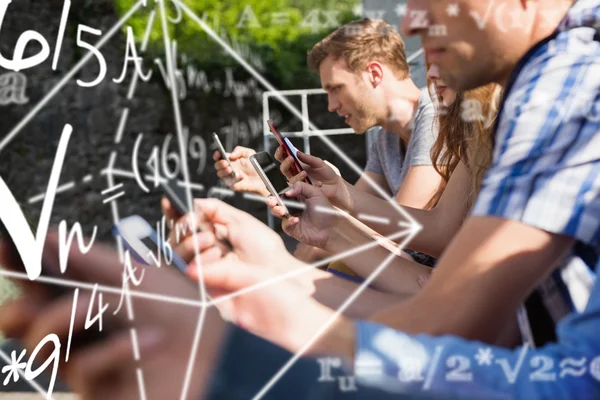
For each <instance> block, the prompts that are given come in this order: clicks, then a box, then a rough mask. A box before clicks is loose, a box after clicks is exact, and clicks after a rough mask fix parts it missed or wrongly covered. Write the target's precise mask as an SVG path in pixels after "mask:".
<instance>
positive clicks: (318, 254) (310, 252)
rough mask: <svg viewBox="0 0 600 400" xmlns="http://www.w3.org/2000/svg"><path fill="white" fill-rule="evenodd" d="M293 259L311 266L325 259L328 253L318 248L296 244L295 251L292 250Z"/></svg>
mask: <svg viewBox="0 0 600 400" xmlns="http://www.w3.org/2000/svg"><path fill="white" fill-rule="evenodd" d="M294 257H296V259H298V260H300V261H302V262H305V263H308V264H311V263H314V262H317V261H319V260H321V259H323V258H327V257H328V253H327V252H325V251H323V250H321V249H319V248H318V247H314V246H309V245H307V244H304V243H298V245H297V246H296V250H294Z"/></svg>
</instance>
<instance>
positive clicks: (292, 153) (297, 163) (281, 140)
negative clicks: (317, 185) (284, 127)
mask: <svg viewBox="0 0 600 400" xmlns="http://www.w3.org/2000/svg"><path fill="white" fill-rule="evenodd" d="M267 124H268V125H269V129H270V130H271V133H273V135H274V136H275V138H276V139H277V142H279V145H280V146H281V147H283V150H284V151H285V154H286V155H287V156H288V157H289V156H291V157H292V158H293V159H294V166H295V171H292V172H293V173H294V175H298V174H299V173H300V172H301V171H304V168H302V164H300V161H299V160H298V157H296V152H295V149H292V147H290V144H291V142H289V140H286V138H284V137H283V136H282V135H281V133H279V131H277V129H276V128H275V123H274V122H273V120H272V119H270V120H268V121H267ZM304 182H306V183H308V184H309V185H312V182H311V180H310V178H309V177H308V176H307V177H306V179H304Z"/></svg>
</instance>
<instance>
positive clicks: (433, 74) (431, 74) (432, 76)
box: [427, 64, 440, 81]
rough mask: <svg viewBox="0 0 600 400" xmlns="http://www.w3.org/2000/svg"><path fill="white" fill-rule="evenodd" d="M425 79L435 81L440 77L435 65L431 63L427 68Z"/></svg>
mask: <svg viewBox="0 0 600 400" xmlns="http://www.w3.org/2000/svg"><path fill="white" fill-rule="evenodd" d="M427 79H429V80H431V81H437V80H438V79H440V70H439V68H438V66H437V65H435V64H431V65H430V66H429V69H428V70H427Z"/></svg>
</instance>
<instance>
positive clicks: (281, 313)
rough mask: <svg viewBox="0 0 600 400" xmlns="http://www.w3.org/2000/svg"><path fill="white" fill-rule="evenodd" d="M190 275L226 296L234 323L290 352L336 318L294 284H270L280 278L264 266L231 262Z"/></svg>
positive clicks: (194, 271) (207, 267)
mask: <svg viewBox="0 0 600 400" xmlns="http://www.w3.org/2000/svg"><path fill="white" fill-rule="evenodd" d="M190 273H191V274H192V275H193V276H196V277H198V276H200V275H202V279H203V281H204V284H205V285H206V287H207V288H208V290H211V291H213V292H219V293H223V294H224V295H225V296H226V297H225V298H224V299H225V300H224V301H226V302H227V303H228V307H227V309H228V310H229V311H230V314H229V316H230V318H231V320H232V321H233V322H234V323H236V324H237V325H239V326H240V327H241V328H243V329H246V330H248V331H249V332H251V333H253V334H255V335H258V336H260V337H262V338H263V339H265V340H268V341H271V342H272V343H275V344H277V345H279V346H281V347H283V348H285V349H287V350H288V351H290V352H297V351H299V350H300V349H302V348H303V347H304V346H305V345H306V344H307V343H308V342H309V341H310V340H311V339H312V338H313V337H314V336H315V335H316V334H317V332H318V331H319V330H320V329H321V328H322V327H323V326H325V324H327V323H328V321H329V320H330V319H331V318H332V317H333V315H334V312H333V311H332V310H331V309H329V308H327V307H325V306H324V305H322V304H320V303H318V302H317V301H316V300H314V299H313V298H312V297H311V296H310V294H307V293H306V291H305V290H304V289H303V288H302V286H301V285H298V284H297V282H296V281H294V280H291V279H288V280H277V281H276V282H273V283H271V284H268V283H267V282H268V281H269V280H272V279H275V278H277V276H278V275H277V273H276V272H275V271H273V270H271V269H268V268H264V267H263V266H258V265H253V264H250V263H245V262H242V261H240V260H233V259H229V260H222V261H219V262H217V263H214V264H211V265H208V266H204V267H203V268H192V267H191V268H190ZM215 301H216V302H219V301H220V300H219V298H217V299H215ZM339 318H340V320H344V321H346V320H345V318H343V317H339ZM349 329H350V331H352V330H353V329H352V327H350V328H349ZM346 330H348V327H346ZM314 349H315V350H316V348H314Z"/></svg>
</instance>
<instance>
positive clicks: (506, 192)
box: [472, 0, 600, 341]
mask: <svg viewBox="0 0 600 400" xmlns="http://www.w3.org/2000/svg"><path fill="white" fill-rule="evenodd" d="M599 10H600V6H599V5H598V1H596V0H589V1H588V0H583V1H578V2H577V3H575V5H574V6H573V7H572V9H571V10H570V11H569V13H568V14H567V16H566V17H565V18H564V20H563V21H562V22H561V24H560V26H559V28H558V29H557V32H556V33H555V35H552V36H551V37H550V38H548V39H547V40H545V41H542V42H541V43H540V44H538V45H537V46H535V47H534V48H532V49H531V50H530V52H529V53H528V54H527V55H526V56H525V57H524V58H523V60H522V62H521V63H520V64H519V65H518V66H517V68H516V70H515V71H514V73H513V79H512V80H511V81H510V83H509V85H508V87H507V88H506V96H505V101H504V104H503V105H502V107H501V110H500V114H499V119H498V125H497V129H496V137H495V148H494V161H493V163H492V166H491V168H490V170H489V171H488V173H487V174H486V176H485V179H484V181H483V184H482V189H481V192H480V194H479V197H478V198H477V202H476V203H475V206H474V207H473V211H472V215H484V216H486V215H487V216H490V215H491V216H498V217H501V218H506V219H511V220H516V221H520V222H522V223H524V224H527V225H530V226H533V227H536V228H540V229H543V230H545V231H548V232H551V233H556V234H561V235H566V236H570V237H573V238H575V239H576V240H577V244H576V245H575V246H574V248H573V251H572V252H571V254H570V255H569V256H568V257H567V259H566V260H564V262H563V263H562V265H561V266H560V268H559V269H558V270H557V271H555V272H554V274H553V275H552V276H551V277H550V278H549V279H548V280H546V281H545V282H544V283H543V284H542V285H541V287H540V288H539V289H538V290H539V292H540V294H541V295H542V300H543V302H544V304H545V305H546V307H547V309H548V311H549V313H550V315H551V316H552V317H553V319H554V320H555V321H559V320H560V319H561V318H562V317H563V316H565V315H566V314H567V313H569V312H570V311H573V310H579V311H581V309H582V308H583V306H585V304H586V303H587V299H588V297H589V292H590V289H591V286H592V284H593V282H594V280H595V276H594V274H592V273H591V268H592V267H593V266H594V265H595V263H596V260H597V258H598V254H599V249H600V196H599V194H600V134H598V131H599V130H600V128H599V127H600V101H599V96H600V64H599V63H598V55H599V50H598V47H599V44H600V43H599V41H598V28H600V24H599V21H600V15H599V14H600V11H599ZM586 265H587V266H588V267H589V268H586ZM520 326H521V331H522V332H523V333H524V336H525V337H526V339H528V341H531V340H530V338H528V337H527V331H526V329H525V327H524V326H523V324H520Z"/></svg>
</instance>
